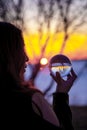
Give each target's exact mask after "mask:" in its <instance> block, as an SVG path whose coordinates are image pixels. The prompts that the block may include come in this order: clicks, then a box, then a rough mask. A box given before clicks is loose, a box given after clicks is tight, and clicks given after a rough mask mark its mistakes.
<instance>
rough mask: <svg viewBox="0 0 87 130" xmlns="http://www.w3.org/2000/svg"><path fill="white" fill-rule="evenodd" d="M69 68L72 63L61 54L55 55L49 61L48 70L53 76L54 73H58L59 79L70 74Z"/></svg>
mask: <svg viewBox="0 0 87 130" xmlns="http://www.w3.org/2000/svg"><path fill="white" fill-rule="evenodd" d="M71 68H72V63H71V61H70V59H69V58H68V57H67V56H65V55H63V54H58V55H55V56H53V57H52V58H51V59H50V62H49V69H50V71H51V73H52V74H54V75H55V76H56V72H59V73H60V75H61V77H65V76H67V75H68V74H69V73H70V71H71Z"/></svg>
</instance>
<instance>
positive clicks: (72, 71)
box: [71, 68, 77, 79]
mask: <svg viewBox="0 0 87 130" xmlns="http://www.w3.org/2000/svg"><path fill="white" fill-rule="evenodd" d="M71 74H72V76H73V78H74V79H76V78H77V75H76V73H75V72H74V70H73V68H72V69H71Z"/></svg>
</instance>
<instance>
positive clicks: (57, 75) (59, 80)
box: [56, 72, 62, 82]
mask: <svg viewBox="0 0 87 130" xmlns="http://www.w3.org/2000/svg"><path fill="white" fill-rule="evenodd" d="M56 77H57V81H58V82H61V80H62V77H61V75H60V73H59V72H56Z"/></svg>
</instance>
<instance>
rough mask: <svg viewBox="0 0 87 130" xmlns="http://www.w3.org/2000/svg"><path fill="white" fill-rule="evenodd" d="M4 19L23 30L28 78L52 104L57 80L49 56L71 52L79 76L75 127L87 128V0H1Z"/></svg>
mask: <svg viewBox="0 0 87 130" xmlns="http://www.w3.org/2000/svg"><path fill="white" fill-rule="evenodd" d="M0 21H7V22H10V23H12V24H14V25H16V26H17V27H19V28H20V29H21V30H22V31H23V37H24V42H25V50H26V53H27V55H28V56H29V62H28V65H27V68H26V72H25V74H24V78H25V80H26V81H27V82H28V83H29V84H30V85H32V86H34V87H37V88H39V89H40V90H41V91H43V93H44V97H45V98H46V100H47V101H48V102H49V103H50V104H52V93H53V92H54V91H55V87H56V83H55V82H54V81H53V80H52V78H51V76H50V72H49V60H50V58H51V57H52V56H54V55H56V54H64V55H66V56H68V57H69V58H70V60H71V62H72V66H73V68H74V70H75V72H76V74H77V76H78V78H77V79H76V81H75V83H74V84H73V87H72V89H71V90H70V92H69V95H70V107H71V110H72V113H73V124H74V128H75V130H87V94H86V93H87V81H86V80H87V0H83V1H82V0H0Z"/></svg>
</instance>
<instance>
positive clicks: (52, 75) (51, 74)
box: [50, 73, 56, 81]
mask: <svg viewBox="0 0 87 130" xmlns="http://www.w3.org/2000/svg"><path fill="white" fill-rule="evenodd" d="M50 76H51V77H52V78H53V79H54V80H55V81H56V77H55V76H54V74H53V73H50Z"/></svg>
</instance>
